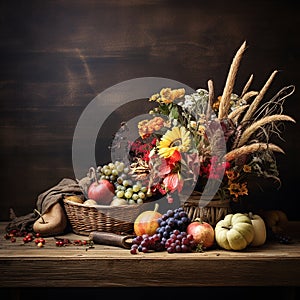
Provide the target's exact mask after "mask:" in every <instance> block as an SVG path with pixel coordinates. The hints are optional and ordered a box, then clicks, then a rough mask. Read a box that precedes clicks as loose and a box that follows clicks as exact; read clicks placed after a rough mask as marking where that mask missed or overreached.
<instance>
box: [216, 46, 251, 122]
mask: <svg viewBox="0 0 300 300" xmlns="http://www.w3.org/2000/svg"><path fill="white" fill-rule="evenodd" d="M245 49H246V42H244V43H243V44H242V46H241V47H240V48H239V50H238V51H237V53H236V55H235V56H234V58H233V60H232V63H231V65H230V69H229V72H228V75H227V79H226V83H225V87H224V90H223V94H222V96H221V101H220V105H219V115H218V118H219V119H220V120H222V119H224V118H226V117H227V113H228V109H229V106H230V98H231V94H232V91H233V87H234V83H235V78H236V74H237V71H238V68H239V65H240V61H241V59H242V56H243V53H244V51H245Z"/></svg>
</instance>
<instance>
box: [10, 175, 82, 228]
mask: <svg viewBox="0 0 300 300" xmlns="http://www.w3.org/2000/svg"><path fill="white" fill-rule="evenodd" d="M71 195H80V196H83V193H82V189H81V188H80V186H79V185H78V183H77V181H76V180H73V179H70V178H63V179H62V180H61V181H60V182H59V183H58V184H57V185H55V186H53V187H52V188H50V189H48V190H47V191H45V192H43V193H41V194H40V195H39V196H38V198H37V202H36V209H37V210H38V211H39V212H40V213H41V214H44V213H45V212H46V211H47V210H48V209H49V208H50V207H51V206H52V205H53V204H55V203H57V202H60V203H61V204H62V205H63V203H62V199H63V198H64V197H65V196H71ZM11 215H12V216H11V221H10V222H9V224H8V225H7V227H6V231H7V232H9V231H11V230H13V229H16V230H20V231H27V232H31V231H32V226H33V223H34V222H35V221H36V220H37V219H38V218H39V214H38V213H36V212H34V211H33V212H31V213H28V214H27V215H24V216H20V217H17V216H15V215H14V213H13V210H12V212H11Z"/></svg>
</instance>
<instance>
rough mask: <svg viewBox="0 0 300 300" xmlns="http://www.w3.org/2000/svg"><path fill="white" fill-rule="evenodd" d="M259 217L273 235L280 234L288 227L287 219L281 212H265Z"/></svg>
mask: <svg viewBox="0 0 300 300" xmlns="http://www.w3.org/2000/svg"><path fill="white" fill-rule="evenodd" d="M261 216H262V218H263V219H264V221H265V224H266V226H267V227H268V228H270V229H271V230H272V232H274V233H282V232H284V231H285V230H286V228H287V225H288V222H289V220H288V217H287V215H286V213H285V212H284V211H282V210H276V209H274V210H266V211H262V212H261Z"/></svg>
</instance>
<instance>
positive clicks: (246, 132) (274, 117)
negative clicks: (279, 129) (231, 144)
mask: <svg viewBox="0 0 300 300" xmlns="http://www.w3.org/2000/svg"><path fill="white" fill-rule="evenodd" d="M276 121H291V122H294V123H295V120H294V119H293V118H291V117H290V116H287V115H280V114H276V115H271V116H266V117H263V118H261V119H260V120H258V121H256V122H254V123H252V124H251V125H250V126H249V127H247V128H246V129H245V130H244V131H243V133H242V135H241V138H240V140H239V142H238V145H237V147H241V146H242V145H244V144H245V143H246V142H247V141H248V139H249V138H250V136H251V135H252V134H253V133H254V132H255V131H256V130H257V129H259V128H260V127H262V126H264V125H265V124H267V123H271V122H276Z"/></svg>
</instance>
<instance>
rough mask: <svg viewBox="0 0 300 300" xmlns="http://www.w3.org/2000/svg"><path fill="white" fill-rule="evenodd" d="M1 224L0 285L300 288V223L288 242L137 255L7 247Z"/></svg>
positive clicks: (105, 249) (100, 249)
mask: <svg viewBox="0 0 300 300" xmlns="http://www.w3.org/2000/svg"><path fill="white" fill-rule="evenodd" d="M5 225H6V224H5V223H0V232H1V233H2V236H1V240H0V287H141V286H149V287H154V286H165V287H172V286H176V287H178V286H182V287H189V286H190V287H192V286H193V287H195V286H287V287H288V286H300V247H299V246H300V222H290V225H289V229H288V232H289V235H290V236H291V237H292V243H290V244H280V243H278V242H273V241H272V242H271V241H267V242H266V243H265V244H264V245H263V246H261V247H248V248H247V249H245V250H243V251H226V250H220V249H214V250H207V251H204V252H196V253H174V254H169V253H167V252H154V253H138V254H136V255H132V254H130V252H129V250H128V249H124V248H120V247H113V246H106V245H99V244H95V245H94V247H87V246H80V245H73V244H71V245H69V246H65V247H57V246H56V244H55V242H56V240H55V239H54V237H48V238H45V239H46V243H45V246H44V247H42V248H39V247H37V246H36V244H35V243H34V242H30V243H26V244H25V243H24V242H23V240H22V238H21V237H18V238H17V240H16V242H15V243H12V242H11V241H10V240H6V239H5V238H4V234H5V231H4V228H5ZM65 237H66V238H69V239H70V240H72V241H73V240H76V239H81V240H87V239H88V237H87V236H78V235H75V234H72V233H70V234H67V235H66V236H65Z"/></svg>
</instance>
